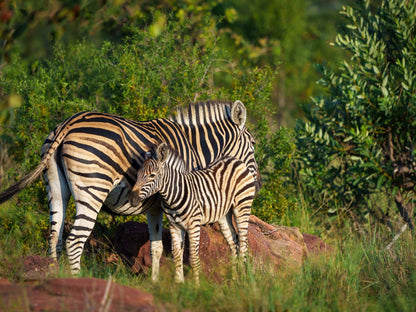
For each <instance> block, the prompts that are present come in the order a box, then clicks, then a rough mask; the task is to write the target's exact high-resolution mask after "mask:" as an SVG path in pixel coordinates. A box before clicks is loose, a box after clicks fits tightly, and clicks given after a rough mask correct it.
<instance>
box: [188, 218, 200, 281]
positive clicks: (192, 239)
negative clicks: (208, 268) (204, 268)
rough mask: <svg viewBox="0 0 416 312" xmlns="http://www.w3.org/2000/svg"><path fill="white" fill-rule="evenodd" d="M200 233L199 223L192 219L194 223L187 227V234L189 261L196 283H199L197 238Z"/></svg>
mask: <svg viewBox="0 0 416 312" xmlns="http://www.w3.org/2000/svg"><path fill="white" fill-rule="evenodd" d="M200 235H201V225H200V223H199V222H197V221H195V220H194V224H193V225H192V226H190V227H189V229H188V236H189V262H190V264H191V268H192V273H193V277H194V280H195V283H196V284H199V270H200V267H201V263H200V259H199V238H200Z"/></svg>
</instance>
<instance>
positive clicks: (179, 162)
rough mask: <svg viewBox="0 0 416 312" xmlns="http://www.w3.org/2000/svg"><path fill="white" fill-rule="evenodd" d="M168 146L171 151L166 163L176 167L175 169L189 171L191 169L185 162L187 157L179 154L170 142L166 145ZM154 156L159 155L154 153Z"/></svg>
mask: <svg viewBox="0 0 416 312" xmlns="http://www.w3.org/2000/svg"><path fill="white" fill-rule="evenodd" d="M166 148H167V149H168V150H169V151H170V153H169V156H168V159H167V160H166V163H167V164H168V165H169V166H170V167H172V168H175V170H178V171H182V172H188V171H189V170H188V169H187V168H188V167H187V164H186V162H185V159H184V158H183V157H182V156H181V155H179V153H178V151H177V150H176V149H174V148H173V147H172V146H170V145H169V144H167V145H166ZM154 157H157V155H156V153H154Z"/></svg>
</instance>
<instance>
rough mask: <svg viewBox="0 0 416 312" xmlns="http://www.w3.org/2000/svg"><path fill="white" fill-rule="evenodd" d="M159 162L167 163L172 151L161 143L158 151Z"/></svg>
mask: <svg viewBox="0 0 416 312" xmlns="http://www.w3.org/2000/svg"><path fill="white" fill-rule="evenodd" d="M156 155H157V160H159V161H160V162H162V163H163V162H165V161H166V160H167V159H168V157H169V155H170V149H169V146H168V145H167V144H166V143H160V144H159V146H158V147H157V150H156Z"/></svg>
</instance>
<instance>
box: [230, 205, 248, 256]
mask: <svg viewBox="0 0 416 312" xmlns="http://www.w3.org/2000/svg"><path fill="white" fill-rule="evenodd" d="M250 210H251V202H250V203H249V205H247V203H246V205H244V206H243V207H240V208H238V207H236V209H235V210H234V216H235V222H236V223H237V229H238V256H239V257H240V258H243V261H245V255H246V253H247V234H248V221H249V219H250Z"/></svg>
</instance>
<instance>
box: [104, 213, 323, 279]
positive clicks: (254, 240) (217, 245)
mask: <svg viewBox="0 0 416 312" xmlns="http://www.w3.org/2000/svg"><path fill="white" fill-rule="evenodd" d="M248 230H249V231H248V245H249V253H250V254H251V256H252V257H253V259H255V262H256V263H257V264H259V265H262V264H264V265H267V266H274V267H280V266H283V265H301V264H302V263H303V261H304V259H305V258H306V257H308V254H309V253H310V252H311V251H312V252H313V253H315V251H317V250H318V247H317V246H320V247H319V248H320V249H319V250H320V251H323V250H324V249H325V248H326V247H325V246H327V245H326V244H325V243H324V242H323V241H322V240H320V239H319V238H318V237H316V236H313V235H307V236H306V238H307V240H305V236H304V235H303V234H302V233H300V231H299V229H298V228H295V227H285V226H272V225H270V224H268V223H266V222H264V221H262V220H260V219H259V218H257V217H255V216H254V215H252V216H251V217H250V222H249V229H248ZM162 237H163V249H164V254H163V256H162V259H161V266H162V267H163V266H164V265H165V263H166V261H167V258H169V257H170V251H171V242H170V233H169V231H168V230H167V229H163V235H162ZM308 242H311V243H313V246H314V247H312V248H310V247H309V246H308V244H307V243H308ZM319 244H320V245H319ZM187 245H188V242H187V241H186V244H185V246H187ZM114 246H115V249H116V251H117V253H118V255H120V256H121V257H122V258H123V259H124V260H125V261H126V262H127V263H128V265H129V266H130V267H131V268H132V270H133V272H134V273H145V274H147V273H148V270H149V268H150V267H151V258H150V242H149V234H148V229H147V224H146V223H137V222H126V223H123V224H121V225H120V226H119V228H118V230H117V232H116V236H115V239H114ZM311 246H312V245H311ZM325 250H326V249H325ZM112 257H113V258H114V255H112ZM200 258H201V268H202V270H203V271H204V272H205V274H206V275H207V276H208V277H210V276H211V277H213V278H214V279H215V280H218V279H221V274H223V272H222V271H221V264H224V263H229V261H230V251H229V248H228V245H227V244H226V242H225V240H224V238H223V236H222V234H221V232H220V230H219V226H218V225H217V224H213V225H209V226H203V227H202V228H201V240H200ZM184 261H185V263H189V251H188V249H187V248H185V254H184Z"/></svg>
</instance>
